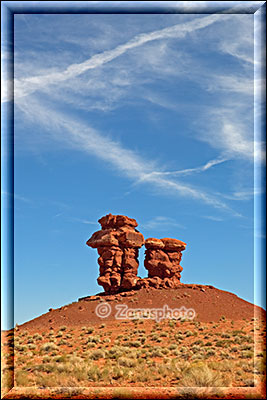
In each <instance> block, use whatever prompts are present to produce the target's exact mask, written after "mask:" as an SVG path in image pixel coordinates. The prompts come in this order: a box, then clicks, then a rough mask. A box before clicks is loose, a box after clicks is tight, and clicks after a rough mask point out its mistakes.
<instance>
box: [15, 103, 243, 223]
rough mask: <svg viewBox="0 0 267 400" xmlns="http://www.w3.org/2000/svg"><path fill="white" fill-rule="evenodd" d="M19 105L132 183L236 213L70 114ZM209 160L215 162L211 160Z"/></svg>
mask: <svg viewBox="0 0 267 400" xmlns="http://www.w3.org/2000/svg"><path fill="white" fill-rule="evenodd" d="M19 107H20V109H21V110H22V111H23V112H24V113H25V115H26V116H28V118H30V119H35V118H36V119H37V120H35V122H37V123H41V124H42V126H43V127H45V128H46V129H47V130H49V131H50V132H52V133H51V134H52V135H53V138H54V139H55V140H58V141H60V142H62V143H65V144H66V145H67V146H70V147H72V148H74V149H77V150H82V151H85V152H86V153H89V154H93V155H94V156H96V157H98V158H100V159H102V160H104V161H105V162H108V163H109V164H110V165H112V166H113V167H115V168H116V169H117V170H119V171H120V172H121V173H122V174H123V175H125V176H127V177H128V178H130V179H131V180H133V181H134V182H135V183H136V182H138V183H140V182H144V183H146V184H147V183H149V184H150V185H152V186H154V187H156V188H159V189H164V192H167V193H169V194H173V195H176V196H177V195H178V196H179V197H185V198H191V199H195V200H200V201H202V202H203V203H206V204H209V205H211V206H213V207H215V208H219V209H222V210H225V211H228V212H231V213H232V214H233V215H236V213H235V211H233V210H232V209H231V208H230V207H228V205H227V204H225V203H224V202H223V201H221V200H220V198H218V197H216V196H214V195H211V194H208V193H206V192H204V191H202V190H200V189H198V188H194V187H192V186H190V185H187V184H185V183H181V182H179V181H177V180H171V179H169V178H165V177H164V176H158V175H156V174H154V173H153V172H154V171H155V170H156V171H160V168H158V166H157V165H156V163H155V162H154V161H151V160H145V159H143V158H142V157H140V155H138V154H136V152H134V151H132V150H129V149H126V148H124V147H123V146H122V145H120V143H118V142H115V141H113V140H112V139H110V138H108V137H105V136H103V135H102V134H101V133H99V132H98V131H96V130H95V129H93V128H91V127H89V126H86V125H83V124H82V123H80V122H77V121H76V120H73V119H71V118H70V117H69V116H66V115H64V114H60V113H59V112H56V111H53V110H52V109H46V108H44V107H43V106H41V105H40V104H39V103H37V102H36V101H35V102H31V103H29V102H27V105H25V102H20V103H19ZM211 164H214V160H213V161H212V162H211ZM211 164H209V163H208V164H206V165H205V166H204V167H202V169H203V168H204V169H205V168H206V169H207V168H209V167H210V166H211ZM163 172H164V171H163Z"/></svg>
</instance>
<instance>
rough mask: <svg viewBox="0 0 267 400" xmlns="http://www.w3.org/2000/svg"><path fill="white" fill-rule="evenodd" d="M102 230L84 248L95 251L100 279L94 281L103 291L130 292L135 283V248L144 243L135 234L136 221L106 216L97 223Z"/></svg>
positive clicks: (136, 253) (136, 233)
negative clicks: (87, 247)
mask: <svg viewBox="0 0 267 400" xmlns="http://www.w3.org/2000/svg"><path fill="white" fill-rule="evenodd" d="M98 222H99V223H100V225H101V228H102V229H101V230H100V231H98V232H95V233H94V234H93V235H92V236H91V238H90V239H89V240H88V241H87V243H86V244H87V245H88V246H90V247H92V248H97V251H98V254H99V258H98V263H99V266H100V276H99V278H98V279H97V282H98V284H99V285H101V286H103V288H104V290H105V292H109V293H113V292H114V293H115V292H118V291H120V290H125V289H132V288H134V287H135V286H136V283H137V281H138V279H139V278H138V277H137V270H138V265H139V263H138V249H139V248H140V247H141V246H142V245H143V244H144V237H143V235H142V234H141V233H140V232H138V231H137V229H136V227H137V225H138V224H137V222H136V221H135V219H133V218H128V217H126V216H124V215H112V214H108V215H106V216H105V217H102V218H101V219H99V221H98Z"/></svg>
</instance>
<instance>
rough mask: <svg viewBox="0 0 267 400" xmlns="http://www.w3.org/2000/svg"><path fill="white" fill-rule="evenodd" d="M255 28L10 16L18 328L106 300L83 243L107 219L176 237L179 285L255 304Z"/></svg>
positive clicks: (179, 19) (248, 23) (221, 22)
mask: <svg viewBox="0 0 267 400" xmlns="http://www.w3.org/2000/svg"><path fill="white" fill-rule="evenodd" d="M97 3H99V2H97ZM180 3H186V2H180ZM221 3H223V2H221ZM253 21H254V16H253V14H222V15H220V14H143V15H142V14H140V15H138V14H135V15H127V14H121V15H120V14H115V15H114V14H113V15H111V14H110V15H103V14H99V15H96V14H94V15H90V14H77V15H76V14H62V15H60V14H58V15H49V14H36V15H35V14H17V15H15V25H14V31H15V34H14V38H15V169H14V170H15V171H14V172H15V191H14V201H15V232H14V233H15V323H19V324H20V323H23V322H25V321H27V320H29V319H32V318H34V317H36V316H38V315H40V314H42V313H44V312H47V310H48V308H50V307H53V308H57V307H60V306H62V305H64V304H66V303H71V302H73V301H76V300H77V299H78V297H82V296H86V295H91V294H95V293H97V292H100V291H102V288H101V287H99V286H98V285H97V282H96V279H97V277H98V264H97V252H96V251H95V250H92V249H90V248H88V247H87V246H86V244H85V242H86V240H87V239H88V238H89V237H90V236H91V234H92V233H93V232H95V231H96V230H98V229H99V225H98V223H97V220H98V219H99V218H100V217H102V216H103V215H106V214H107V213H109V212H111V213H113V214H125V215H127V216H129V217H132V218H135V219H136V220H137V222H138V223H139V228H138V229H139V230H140V231H141V232H142V233H143V234H144V236H145V238H147V237H151V236H152V237H157V238H162V237H174V238H178V239H180V240H182V241H185V242H186V243H187V244H188V246H187V250H186V251H185V252H184V254H183V259H182V263H181V264H182V266H183V268H184V271H183V272H182V281H183V282H185V283H192V282H194V283H202V284H211V285H214V286H215V287H217V288H220V289H223V290H227V291H231V292H233V293H235V294H237V295H238V296H240V297H242V298H244V299H246V300H248V301H250V302H254V239H255V235H254V208H253V206H254V202H253V200H254V198H255V196H256V197H257V198H258V197H260V196H263V195H264V194H263V193H262V188H261V187H260V186H259V185H254V166H255V164H256V165H257V166H259V168H262V166H263V147H262V143H261V141H260V140H258V139H257V138H256V139H255V137H254V116H255V113H257V112H259V110H258V108H256V109H255V105H254V88H255V87H258V86H259V85H260V82H259V81H258V79H255V78H254V67H255V59H254V22H253ZM4 100H6V101H7V102H8V101H9V100H10V99H9V98H8V97H7V98H6V99H4ZM3 195H4V196H6V198H8V197H9V196H12V194H11V193H8V192H7V191H5V188H4V192H3ZM256 235H257V236H258V237H259V239H260V237H261V236H262V233H261V232H256ZM143 259H144V249H141V251H140V267H139V275H140V276H146V271H145V269H144V267H143ZM256 303H259V301H256Z"/></svg>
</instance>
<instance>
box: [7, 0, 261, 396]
mask: <svg viewBox="0 0 267 400" xmlns="http://www.w3.org/2000/svg"><path fill="white" fill-rule="evenodd" d="M189 3H191V4H190V5H188V6H187V7H188V8H185V7H184V6H180V7H179V6H178V5H177V2H175V1H168V2H165V4H164V2H156V1H133V2H129V1H117V2H113V1H102V2H90V1H40V2H34V1H19V0H17V1H3V2H2V3H1V9H2V13H1V14H2V17H1V18H2V24H1V33H2V38H3V44H2V49H3V47H4V48H5V51H6V52H7V53H8V54H10V55H12V57H9V58H7V59H6V60H5V65H4V66H5V75H6V82H8V94H9V98H10V99H11V100H10V101H8V102H7V103H6V104H4V105H3V104H2V116H3V121H2V132H1V144H2V157H1V160H2V176H1V179H2V188H4V191H5V192H6V193H9V194H13V195H11V196H2V243H1V247H2V254H3V258H2V271H1V272H2V282H3V300H4V301H3V303H4V309H3V310H2V311H3V312H4V314H5V317H6V320H7V324H8V325H9V326H12V327H14V101H13V99H14V16H15V15H16V14H40V13H42V14H169V13H171V14H174V13H176V14H214V13H228V14H229V13H231V14H254V33H255V36H254V60H257V63H255V66H254V82H255V80H256V79H259V80H260V81H261V82H264V78H265V74H266V65H265V51H264V49H265V48H266V43H265V31H266V25H265V17H266V2H258V1H255V2H251V1H248V2H242V3H243V4H240V3H241V2H229V3H231V4H233V3H239V4H236V5H235V7H234V8H232V9H230V8H229V5H228V6H226V5H225V3H226V2H222V1H216V2H211V4H210V6H207V5H206V6H205V5H204V6H203V5H202V8H201V5H200V4H197V3H198V2H196V1H194V2H189ZM199 3H202V2H199ZM215 3H216V4H215ZM265 96H266V95H265V89H264V88H263V87H262V86H260V87H258V86H256V85H255V84H254V139H256V138H257V141H260V142H261V141H262V140H263V138H264V132H265V129H264V128H265V115H266V97H265ZM259 104H260V112H259V113H256V112H255V108H256V105H258V106H259ZM258 111H259V110H258ZM264 182H265V168H263V166H262V165H260V166H259V165H257V164H256V163H255V162H254V188H255V186H256V185H257V187H259V186H260V187H262V188H263V187H264ZM265 210H266V199H265V196H264V197H263V196H255V195H254V266H253V267H254V303H257V302H260V303H261V304H264V298H265V296H266V286H265V279H264V278H265V275H266V272H265V260H266V248H265V246H264V244H265V241H264V235H265V232H266V226H265V218H264V217H265V216H266V211H265ZM256 299H257V301H255V300H256ZM3 303H2V304H3ZM14 329H15V328H14ZM14 329H11V331H13V334H14ZM13 355H14V348H13ZM12 384H13V386H12V387H10V391H9V392H7V393H6V394H4V397H3V398H12V393H13V391H12V389H13V390H16V396H19V397H16V398H27V396H32V394H33V393H36V394H37V393H38V398H47V397H42V393H43V391H44V390H43V389H38V390H36V388H34V387H29V388H26V387H19V388H18V387H16V389H15V388H14V363H13V375H12ZM118 388H120V389H125V391H126V392H127V391H128V392H129V393H128V392H127V393H128V397H124V398H133V397H130V396H136V395H140V391H141V390H142V393H143V396H145V395H146V394H147V395H148V396H149V397H142V398H154V397H153V396H156V397H157V398H163V397H164V396H166V394H167V395H168V396H169V398H174V397H175V398H177V397H178V398H179V397H180V396H181V395H182V394H185V390H186V389H188V390H189V391H190V390H192V388H175V387H157V388H147V389H146V388H144V387H125V388H122V387H114V389H112V390H114V391H115V392H116V389H118ZM107 389H108V390H109V391H110V390H111V388H107V387H100V386H95V387H87V388H83V387H76V388H61V387H60V388H56V387H55V388H50V396H53V393H54V394H57V396H61V395H62V396H63V397H62V398H65V397H64V396H65V395H66V394H67V393H68V397H69V396H77V395H81V396H82V398H95V397H96V395H97V396H98V398H100V397H99V395H100V394H99V390H102V394H103V397H102V398H105V391H106V390H107ZM172 389H173V390H172ZM211 389H212V388H211ZM220 389H222V388H220ZM238 389H246V393H248V394H249V393H252V392H253V389H254V388H238ZM250 389H251V390H250ZM46 390H47V388H46ZM170 390H172V392H173V393H172V394H171V393H170ZM206 390H207V388H202V389H198V392H197V393H200V394H201V393H206ZM160 391H161V394H160ZM230 391H231V388H230V387H229V388H224V394H225V395H226V396H227V395H229V393H230ZM94 392H95V393H94ZM126 392H125V393H126ZM253 393H255V389H254V392H253ZM194 394H195V396H196V392H195V393H194ZM243 394H244V390H243ZM119 395H120V393H119V392H117V393H115V397H116V396H117V397H118V396H119ZM10 396H11V397H10ZM45 396H47V393H46V394H45ZM85 396H86V397H85ZM161 396H162V397H161ZM115 397H113V398H115ZM57 398H59V397H57ZM76 398H77V397H76ZM164 398H166V397H164ZM225 398H227V397H225ZM236 398H238V397H236ZM255 398H256V397H255Z"/></svg>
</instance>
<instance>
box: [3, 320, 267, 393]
mask: <svg viewBox="0 0 267 400" xmlns="http://www.w3.org/2000/svg"><path fill="white" fill-rule="evenodd" d="M264 341H265V328H264V326H263V325H262V324H259V323H258V321H254V319H252V320H250V321H248V320H242V321H229V320H226V319H224V317H222V318H221V320H220V321H219V322H217V323H213V322H210V323H200V322H188V321H184V322H183V321H174V320H164V321H162V322H160V323H156V322H155V321H151V320H134V321H121V322H120V323H119V322H116V321H113V322H109V323H106V324H104V323H102V324H99V325H95V326H84V327H66V326H61V327H59V328H58V329H48V330H46V331H45V330H44V331H42V332H40V331H38V332H36V331H34V330H29V329H28V330H25V329H18V330H15V332H14V371H15V374H14V381H15V382H14V384H15V386H16V387H36V388H46V387H57V388H58V387H62V388H65V387H103V386H106V387H125V386H126V387H134V386H138V387H142V386H144V387H178V388H179V387H229V386H231V387H252V386H256V385H257V384H258V383H259V382H264V381H265V353H264ZM254 343H257V345H256V346H254ZM3 348H4V350H3V362H4V385H5V386H7V385H8V380H11V378H12V364H13V355H12V348H13V338H12V333H9V334H7V335H4V339H3Z"/></svg>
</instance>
